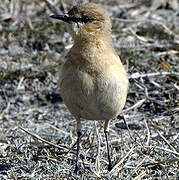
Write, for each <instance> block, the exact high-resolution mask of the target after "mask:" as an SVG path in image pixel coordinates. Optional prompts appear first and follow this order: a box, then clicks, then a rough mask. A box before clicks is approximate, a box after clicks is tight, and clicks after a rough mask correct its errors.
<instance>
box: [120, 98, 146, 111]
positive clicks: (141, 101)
mask: <svg viewBox="0 0 179 180" xmlns="http://www.w3.org/2000/svg"><path fill="white" fill-rule="evenodd" d="M145 101H146V99H141V100H140V101H138V102H137V103H136V104H134V105H133V106H131V107H129V108H127V109H124V110H123V111H122V113H124V112H128V111H130V110H132V109H135V108H138V107H139V106H141V105H142V104H143V103H144V102H145Z"/></svg>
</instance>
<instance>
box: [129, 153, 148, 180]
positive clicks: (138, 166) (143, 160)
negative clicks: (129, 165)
mask: <svg viewBox="0 0 179 180" xmlns="http://www.w3.org/2000/svg"><path fill="white" fill-rule="evenodd" d="M146 159H147V156H145V157H144V159H142V161H141V162H140V163H139V164H138V165H137V166H136V168H135V169H134V170H133V171H132V172H131V173H130V174H129V175H128V176H127V177H126V180H129V179H131V176H132V175H133V174H134V172H136V171H137V170H138V169H139V168H140V167H142V164H143V163H144V162H145V160H146Z"/></svg>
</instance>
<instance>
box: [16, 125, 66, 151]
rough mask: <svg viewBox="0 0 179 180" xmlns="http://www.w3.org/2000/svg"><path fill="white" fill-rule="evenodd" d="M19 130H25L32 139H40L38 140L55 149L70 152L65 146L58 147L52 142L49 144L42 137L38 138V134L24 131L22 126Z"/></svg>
mask: <svg viewBox="0 0 179 180" xmlns="http://www.w3.org/2000/svg"><path fill="white" fill-rule="evenodd" d="M19 129H21V130H23V131H24V132H26V133H27V134H29V135H31V136H32V137H34V138H36V139H38V140H40V141H42V142H44V143H46V144H48V145H50V146H53V147H55V148H58V149H61V150H69V148H68V147H66V146H63V145H56V144H54V143H52V142H49V141H47V140H45V139H43V138H41V137H40V136H38V135H37V134H34V133H31V132H29V131H28V130H26V129H24V128H23V127H21V126H19Z"/></svg>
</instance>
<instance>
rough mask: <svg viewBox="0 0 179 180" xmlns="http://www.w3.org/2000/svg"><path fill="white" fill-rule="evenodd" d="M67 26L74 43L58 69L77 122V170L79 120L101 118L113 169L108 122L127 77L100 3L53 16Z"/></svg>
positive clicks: (115, 112)
mask: <svg viewBox="0 0 179 180" xmlns="http://www.w3.org/2000/svg"><path fill="white" fill-rule="evenodd" d="M51 17H52V18H55V19H59V20H62V21H64V22H66V23H68V25H69V29H70V34H71V36H72V38H73V41H74V44H73V46H72V48H71V49H70V51H69V52H68V55H67V57H66V61H65V63H64V65H63V67H62V69H61V74H60V81H59V88H60V92H61V96H62V98H63V101H64V103H65V105H66V106H67V108H68V109H69V111H70V112H71V113H72V115H73V116H74V117H75V119H76V121H77V135H78V138H77V154H76V167H75V172H77V170H78V154H79V143H80V139H81V129H82V127H81V119H86V120H104V133H105V138H106V144H107V153H108V161H109V164H108V170H111V169H112V163H111V158H110V149H109V144H108V123H109V120H111V119H113V118H115V117H116V116H117V115H118V114H119V113H120V112H121V110H122V109H123V107H124V105H125V102H126V96H127V89H128V78H127V74H126V72H125V69H124V66H123V65H122V63H121V61H120V58H119V57H118V55H117V53H116V51H115V50H114V48H113V45H112V38H111V22H110V18H109V15H108V12H107V11H106V10H105V9H103V8H102V7H101V5H99V4H95V3H86V4H80V5H79V6H75V7H73V8H72V9H71V10H70V11H69V12H68V13H67V14H66V15H52V16H51Z"/></svg>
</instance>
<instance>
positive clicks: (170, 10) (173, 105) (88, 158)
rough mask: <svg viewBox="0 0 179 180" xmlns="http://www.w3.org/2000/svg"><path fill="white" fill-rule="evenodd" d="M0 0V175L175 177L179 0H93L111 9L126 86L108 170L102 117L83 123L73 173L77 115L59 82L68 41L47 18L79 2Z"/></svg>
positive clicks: (178, 161)
mask: <svg viewBox="0 0 179 180" xmlns="http://www.w3.org/2000/svg"><path fill="white" fill-rule="evenodd" d="M2 1H3V2H2V3H0V179H2V180H3V179H4V180H7V179H43V180H44V179H128V180H129V179H135V180H137V179H176V180H177V179H179V1H177V0H152V1H146V0H140V1H139V0H138V1H137V0H128V1H125V0H111V1H107V0H106V1H105V0H99V1H96V2H98V3H101V4H103V6H104V7H105V8H106V9H107V10H108V11H109V13H110V15H111V19H112V23H113V29H112V30H113V42H114V46H115V48H116V50H117V52H118V54H119V56H120V57H121V59H122V62H123V64H125V66H126V69H127V71H128V75H129V80H130V87H129V93H128V98H127V103H126V106H125V108H124V110H123V113H122V114H121V115H120V116H118V118H117V119H114V120H112V121H111V123H110V128H109V130H110V133H109V135H110V136H109V141H110V145H111V150H112V163H113V166H114V167H113V169H112V171H110V172H108V171H107V164H108V163H107V154H106V146H105V138H104V134H103V123H102V122H100V121H98V122H93V121H85V122H83V137H82V143H81V154H80V170H79V173H78V175H76V174H74V173H73V171H74V165H75V148H76V147H75V148H73V149H72V150H71V151H70V152H68V151H69V149H70V148H71V147H72V145H73V144H74V143H75V141H76V139H77V135H76V131H75V129H76V122H75V120H74V118H73V117H72V115H71V114H70V113H69V111H68V110H67V108H66V107H65V106H64V104H63V101H62V99H61V97H60V92H59V90H58V86H57V82H58V77H59V75H58V74H59V67H60V65H61V64H62V63H63V60H64V56H65V54H66V53H67V51H68V49H69V47H70V45H71V44H72V42H71V38H70V37H69V34H68V33H67V32H66V27H65V25H64V23H61V22H59V21H55V20H53V19H50V18H49V15H51V14H53V13H55V12H60V13H62V12H66V11H67V10H69V9H70V7H71V6H72V5H73V4H75V3H76V2H79V1H74V2H73V1H67V0H64V1H60V0H41V1H38V0H33V1H30V0H21V1H17V0H12V1H9V0H2ZM83 2H87V1H83ZM124 120H125V121H126V122H127V125H128V128H129V130H128V129H127V126H126V125H125V123H124ZM67 152H68V153H67Z"/></svg>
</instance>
